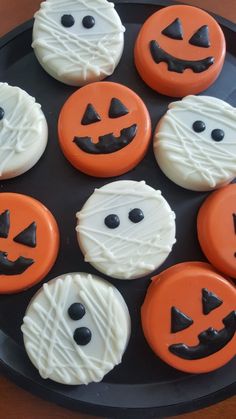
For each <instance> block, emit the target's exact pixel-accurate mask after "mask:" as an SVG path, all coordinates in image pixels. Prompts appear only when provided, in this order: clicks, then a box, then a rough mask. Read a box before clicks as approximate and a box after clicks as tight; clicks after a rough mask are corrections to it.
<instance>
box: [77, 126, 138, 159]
mask: <svg viewBox="0 0 236 419" xmlns="http://www.w3.org/2000/svg"><path fill="white" fill-rule="evenodd" d="M136 133H137V124H133V125H131V126H130V127H128V128H123V129H122V130H121V131H120V136H119V137H116V136H115V135H114V134H113V133H110V134H106V135H101V136H100V137H99V139H98V142H97V143H93V141H92V138H91V137H75V138H74V140H73V142H74V143H75V144H76V145H77V146H78V147H79V148H80V149H81V150H82V151H85V153H90V154H110V153H115V152H116V151H119V150H121V149H122V148H124V147H126V146H127V145H129V144H130V143H131V142H132V141H133V139H134V138H135V136H136Z"/></svg>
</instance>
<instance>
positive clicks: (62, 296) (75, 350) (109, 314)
mask: <svg viewBox="0 0 236 419" xmlns="http://www.w3.org/2000/svg"><path fill="white" fill-rule="evenodd" d="M75 302H79V303H81V304H83V305H84V307H85V310H86V313H85V315H84V316H83V317H82V319H80V320H76V321H74V320H72V319H71V318H70V317H69V315H68V309H69V307H70V306H71V304H73V303H75ZM79 327H88V328H89V329H90V330H91V333H92V339H91V341H90V342H89V343H88V344H87V345H85V346H80V345H78V344H77V343H76V342H75V340H74V338H73V335H74V331H75V329H76V328H79ZM21 329H22V332H23V336H24V343H25V348H26V351H27V353H28V356H29V358H30V359H31V361H32V363H33V364H34V365H35V367H36V368H37V369H38V370H39V373H40V375H41V376H42V377H43V378H51V379H52V380H54V381H57V382H59V383H63V384H88V383H90V382H92V381H94V382H98V381H100V380H102V378H103V376H104V375H105V374H106V373H107V372H109V371H110V370H111V369H112V368H113V367H114V366H115V365H117V364H119V363H120V362H121V358H122V355H123V352H124V350H125V348H126V346H127V343H128V340H129V335H130V317H129V312H128V309H127V306H126V304H125V301H124V300H123V298H122V296H121V294H120V293H119V291H118V290H117V289H116V288H115V287H114V286H112V285H111V284H109V283H108V282H106V281H104V280H102V279H100V278H99V277H95V276H92V275H89V274H85V273H73V274H67V275H62V276H61V277H58V278H56V279H54V280H52V281H50V282H49V283H48V284H44V285H43V287H42V288H41V289H40V291H39V292H38V293H37V294H36V295H35V296H34V298H33V299H32V301H31V303H30V305H29V307H28V308H27V311H26V315H25V317H24V320H23V325H22V327H21Z"/></svg>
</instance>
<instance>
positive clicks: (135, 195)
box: [76, 180, 175, 279]
mask: <svg viewBox="0 0 236 419" xmlns="http://www.w3.org/2000/svg"><path fill="white" fill-rule="evenodd" d="M77 219H78V225H77V227H76V231H77V237H78V242H79V245H80V248H81V251H82V252H83V254H84V258H85V261H86V262H89V263H91V265H93V266H94V267H95V268H96V269H97V270H98V271H100V272H102V273H104V274H106V275H109V276H111V277H113V278H118V279H135V278H140V277H142V276H144V275H148V274H149V273H150V272H152V271H154V270H155V269H156V268H158V267H159V266H160V265H161V264H162V263H163V262H164V261H165V259H166V258H167V256H168V255H169V253H170V252H171V249H172V246H173V244H174V243H175V214H174V213H173V212H172V211H171V208H170V206H169V204H168V203H167V201H166V200H165V199H164V198H163V197H162V195H161V192H160V191H156V190H155V189H153V188H151V187H150V186H148V185H146V183H145V182H144V181H142V182H135V181H131V180H122V181H117V182H112V183H108V184H107V185H105V186H103V187H102V188H100V189H95V191H94V193H93V194H92V195H91V196H90V198H89V199H88V200H87V202H86V203H85V205H84V206H83V208H82V210H81V211H80V212H78V213H77Z"/></svg>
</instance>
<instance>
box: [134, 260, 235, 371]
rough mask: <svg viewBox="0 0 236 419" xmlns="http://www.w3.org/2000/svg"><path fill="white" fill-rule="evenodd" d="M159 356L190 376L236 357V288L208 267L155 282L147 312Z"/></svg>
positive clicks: (172, 271) (181, 269) (170, 273)
mask: <svg viewBox="0 0 236 419" xmlns="http://www.w3.org/2000/svg"><path fill="white" fill-rule="evenodd" d="M141 315H142V326H143V331H144V334H145V336H146V339H147V341H148V343H149V344H150V346H151V348H152V349H153V351H154V352H155V353H156V354H157V355H158V356H159V357H160V358H161V359H162V360H163V361H165V362H166V363H167V364H169V365H171V366H172V367H174V368H177V369H179V370H181V371H184V372H188V373H207V372H210V371H213V370H215V369H217V368H220V367H222V366H223V365H225V364H226V363H227V362H229V361H230V360H231V359H232V358H233V357H234V356H235V355H236V288H235V287H234V286H233V285H232V284H231V283H230V282H229V281H227V280H226V279H225V278H224V277H222V276H221V275H220V274H219V273H218V272H217V271H215V270H214V269H213V268H212V266H211V265H209V264H207V263H202V262H185V263H180V264H178V265H175V266H172V267H171V268H169V269H167V270H165V271H164V272H162V273H161V274H160V275H157V276H156V277H154V278H152V284H151V285H150V286H149V288H148V291H147V295H146V297H145V300H144V304H143V306H142V310H141Z"/></svg>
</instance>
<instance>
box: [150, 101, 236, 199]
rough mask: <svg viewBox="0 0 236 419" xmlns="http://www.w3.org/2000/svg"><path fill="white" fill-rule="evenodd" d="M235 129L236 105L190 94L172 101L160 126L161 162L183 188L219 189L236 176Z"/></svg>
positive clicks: (158, 149)
mask: <svg viewBox="0 0 236 419" xmlns="http://www.w3.org/2000/svg"><path fill="white" fill-rule="evenodd" d="M235 132H236V109H235V108H233V107H232V106H230V105H229V104H228V103H226V102H224V101H223V100H220V99H216V98H214V97H210V96H187V97H185V98H184V99H183V100H182V101H178V102H173V103H171V104H170V105H169V110H168V111H167V113H166V114H165V115H164V117H163V118H162V119H161V121H160V122H159V124H158V125H157V128H156V132H155V135H154V153H155V157H156V160H157V163H158V165H159V166H160V168H161V170H162V171H163V172H164V173H165V175H166V176H167V177H168V178H169V179H171V180H172V181H173V182H175V183H177V185H180V186H182V187H183V188H186V189H191V190H193V191H209V190H212V189H216V188H219V187H221V186H223V185H225V184H227V183H229V182H231V181H232V180H233V179H234V177H235V176H236V134H235Z"/></svg>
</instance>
